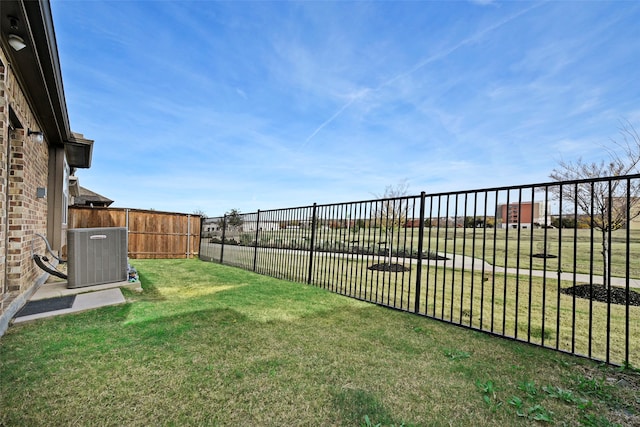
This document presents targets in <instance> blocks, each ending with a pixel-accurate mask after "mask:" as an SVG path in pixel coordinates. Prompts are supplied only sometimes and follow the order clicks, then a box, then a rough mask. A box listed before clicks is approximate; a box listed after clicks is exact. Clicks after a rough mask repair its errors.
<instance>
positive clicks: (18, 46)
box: [7, 16, 27, 52]
mask: <svg viewBox="0 0 640 427" xmlns="http://www.w3.org/2000/svg"><path fill="white" fill-rule="evenodd" d="M7 18H9V28H11V30H13V31H17V30H18V18H16V17H15V16H7ZM8 39H9V45H10V46H11V47H12V48H13V50H15V51H16V52H17V51H19V50H22V49H24V48H25V47H27V44H26V43H25V42H24V39H23V38H22V37H20V36H18V35H16V34H9V35H8Z"/></svg>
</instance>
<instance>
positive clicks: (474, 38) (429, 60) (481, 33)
mask: <svg viewBox="0 0 640 427" xmlns="http://www.w3.org/2000/svg"><path fill="white" fill-rule="evenodd" d="M544 3H548V1H544V2H540V3H536V4H534V5H532V6H530V7H528V8H526V9H523V10H521V11H519V12H517V13H515V14H513V15H511V16H508V17H506V18H505V19H503V20H502V21H498V22H497V23H495V24H493V25H491V26H489V27H487V28H485V29H483V30H481V31H479V32H477V33H476V34H474V35H472V36H471V37H468V38H466V39H464V40H462V41H461V42H459V43H458V44H456V45H454V46H452V47H450V48H449V49H447V50H445V51H443V52H440V53H437V54H435V55H432V56H430V57H428V58H426V59H424V60H422V61H420V62H418V63H417V64H416V65H414V66H413V67H412V68H410V69H409V70H407V71H405V72H402V73H400V74H398V75H396V76H394V77H392V78H390V79H389V80H387V81H385V82H383V83H382V84H381V85H379V86H378V87H377V88H375V89H365V90H362V91H360V92H359V93H358V94H356V95H353V96H352V97H351V99H350V100H349V101H348V102H347V103H346V104H344V105H343V106H342V107H341V108H340V109H339V110H338V111H336V112H335V114H334V115H333V116H331V117H329V118H328V119H327V120H325V121H324V123H322V124H321V125H320V126H318V127H317V128H316V130H314V131H313V132H312V133H311V135H309V136H308V137H307V139H305V141H304V143H303V144H302V145H301V146H300V148H301V149H302V148H304V147H305V146H306V145H307V144H308V143H309V141H311V140H312V139H313V138H314V137H315V136H316V135H317V134H318V133H319V132H320V131H321V130H322V129H323V128H324V127H325V126H327V125H329V124H330V123H331V122H333V121H334V120H335V119H337V118H338V117H339V116H340V115H341V114H342V113H343V112H344V110H346V109H347V108H349V106H350V105H351V104H353V103H354V102H355V101H358V100H360V99H362V98H364V97H365V96H367V95H368V94H369V93H371V92H377V91H379V90H381V89H382V88H384V87H386V86H389V85H390V84H392V83H393V82H395V81H396V80H399V79H401V78H403V77H407V76H409V75H411V74H413V73H415V72H416V71H418V70H419V69H421V68H423V67H425V66H426V65H428V64H431V63H432V62H435V61H437V60H439V59H442V58H446V57H447V56H449V55H451V54H452V53H453V52H455V51H456V50H458V49H460V48H461V47H463V46H466V45H468V44H471V43H473V42H475V41H477V40H479V39H481V38H482V37H484V36H485V35H486V34H488V33H491V32H493V31H495V30H497V29H498V28H500V27H502V26H503V25H505V24H508V23H509V22H511V21H513V20H514V19H517V18H519V17H520V16H522V15H524V14H526V13H529V12H530V11H532V10H533V9H537V8H538V7H540V6H541V5H542V4H544Z"/></svg>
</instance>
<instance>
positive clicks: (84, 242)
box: [67, 227, 128, 288]
mask: <svg viewBox="0 0 640 427" xmlns="http://www.w3.org/2000/svg"><path fill="white" fill-rule="evenodd" d="M67 254H68V256H67V263H68V267H67V276H68V277H67V280H68V281H67V287H68V288H80V287H83V286H91V285H100V284H103V283H113V282H124V281H126V280H127V269H128V262H127V229H126V228H124V227H106V228H74V229H71V230H67Z"/></svg>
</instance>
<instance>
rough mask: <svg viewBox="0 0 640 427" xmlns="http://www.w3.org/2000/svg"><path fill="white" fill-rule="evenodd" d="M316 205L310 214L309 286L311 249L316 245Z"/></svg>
mask: <svg viewBox="0 0 640 427" xmlns="http://www.w3.org/2000/svg"><path fill="white" fill-rule="evenodd" d="M317 206H318V205H317V204H316V203H314V204H313V212H312V213H311V246H310V247H309V274H308V276H307V283H308V284H311V278H312V275H313V247H314V245H315V244H316V225H317V221H316V208H317Z"/></svg>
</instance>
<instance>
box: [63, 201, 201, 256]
mask: <svg viewBox="0 0 640 427" xmlns="http://www.w3.org/2000/svg"><path fill="white" fill-rule="evenodd" d="M200 224H201V217H200V216H199V215H190V214H182V213H174V212H158V211H149V210H142V209H129V208H91V207H77V206H73V207H70V208H69V223H68V228H94V227H126V228H127V230H128V232H129V233H128V235H129V258H132V259H144V258H192V257H197V256H198V250H199V248H200Z"/></svg>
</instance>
